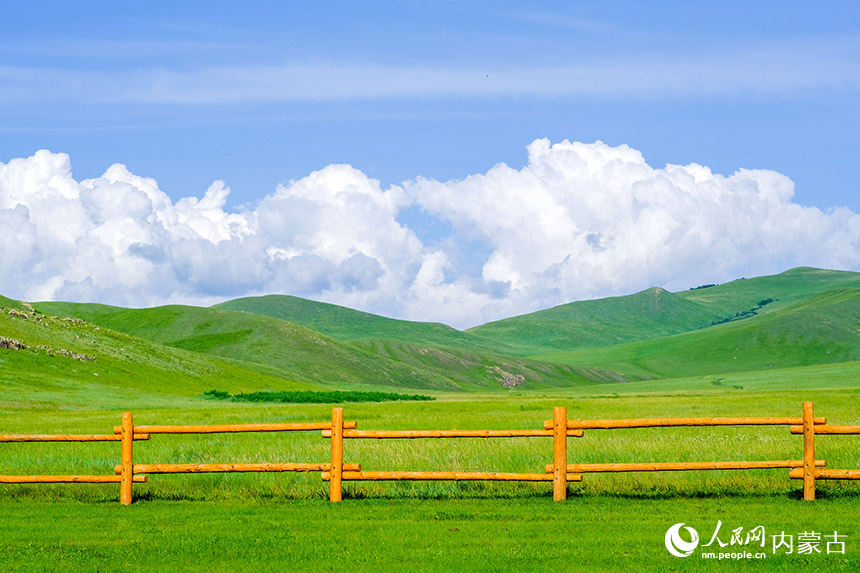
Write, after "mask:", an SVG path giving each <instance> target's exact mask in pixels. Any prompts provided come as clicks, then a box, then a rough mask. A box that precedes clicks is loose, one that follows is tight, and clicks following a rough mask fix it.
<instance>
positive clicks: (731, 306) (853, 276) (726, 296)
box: [677, 267, 860, 319]
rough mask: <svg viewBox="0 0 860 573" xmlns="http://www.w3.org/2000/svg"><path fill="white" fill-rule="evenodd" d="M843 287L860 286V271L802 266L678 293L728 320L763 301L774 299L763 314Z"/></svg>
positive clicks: (764, 308) (762, 311)
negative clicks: (764, 275) (774, 273)
mask: <svg viewBox="0 0 860 573" xmlns="http://www.w3.org/2000/svg"><path fill="white" fill-rule="evenodd" d="M840 288H860V273H852V272H848V271H830V270H825V269H813V268H810V267H798V268H796V269H791V270H788V271H785V272H784V273H780V274H778V275H771V276H766V277H756V278H751V279H738V280H735V281H732V282H729V283H725V284H721V285H717V286H712V287H708V288H699V289H694V290H688V291H684V292H680V293H677V294H678V296H679V297H681V298H684V299H686V300H689V301H691V302H695V303H697V304H699V305H701V306H702V307H704V308H706V309H708V310H709V311H710V312H712V313H713V314H715V315H716V316H718V317H721V318H723V319H724V318H729V317H732V316H733V315H734V314H735V313H738V312H744V311H747V310H749V309H751V308H754V307H756V306H758V303H759V302H760V301H762V300H767V299H771V300H772V301H773V302H772V303H770V304H768V305H766V306H765V307H763V308H762V309H761V310H760V311H757V312H758V313H759V314H762V313H767V312H771V311H774V310H778V309H780V308H783V307H785V306H788V305H791V304H794V303H796V302H798V301H801V300H804V299H807V298H809V297H811V296H814V295H817V294H821V293H824V292H827V291H831V290H835V289H840Z"/></svg>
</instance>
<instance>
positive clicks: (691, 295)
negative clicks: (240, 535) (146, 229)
mask: <svg viewBox="0 0 860 573" xmlns="http://www.w3.org/2000/svg"><path fill="white" fill-rule="evenodd" d="M0 306H2V307H4V309H5V310H4V311H3V314H2V316H0V337H4V336H6V337H9V338H15V339H16V340H18V338H16V337H15V336H13V335H15V334H17V335H19V336H23V338H22V339H21V342H23V343H25V345H29V347H30V348H33V345H34V344H35V345H36V346H38V345H39V344H42V345H45V346H51V344H54V345H55V346H57V347H60V346H62V348H67V349H68V351H69V352H80V353H84V354H85V353H86V350H87V349H89V350H90V351H93V347H92V345H91V344H90V345H88V344H82V343H81V342H80V341H78V340H77V339H74V340H70V339H69V338H68V333H64V331H63V330H62V326H63V324H64V323H63V322H62V321H58V320H53V319H52V320H45V321H41V322H39V321H37V320H28V318H21V316H23V315H27V317H32V316H36V315H38V316H36V318H37V319H38V318H39V316H42V314H40V313H43V314H44V315H45V316H47V315H58V316H61V317H70V318H75V319H78V320H83V321H86V324H87V325H90V326H88V327H87V328H90V327H92V328H95V330H90V332H98V328H97V327H101V328H102V329H105V330H102V332H101V333H99V334H98V336H99V337H102V338H104V341H103V342H98V339H96V340H97V342H96V344H95V348H96V349H99V348H101V349H102V350H101V353H102V354H103V355H104V356H111V357H112V358H111V359H110V360H117V361H118V362H113V363H111V364H113V365H114V366H113V367H112V368H111V369H109V371H110V372H112V373H113V374H110V372H103V373H96V374H100V376H99V379H98V382H99V383H100V384H101V383H103V382H106V381H107V380H108V379H109V380H111V383H112V384H121V381H119V380H115V379H114V378H115V377H116V376H119V373H120V372H126V373H127V374H128V376H127V377H128V379H129V380H130V381H131V382H132V383H133V384H138V385H139V384H141V383H142V382H140V381H142V380H145V379H146V378H147V375H146V373H145V372H144V370H146V369H148V368H155V369H158V368H162V370H163V368H164V367H163V366H162V365H160V364H162V362H159V361H158V360H155V361H153V360H151V359H150V358H149V355H150V354H151V356H167V355H170V356H173V358H171V361H172V362H171V364H173V366H170V368H178V369H179V370H177V371H175V372H180V371H181V372H182V373H181V374H178V373H175V374H171V375H167V374H159V375H158V376H155V379H156V380H167V379H170V378H171V376H173V377H174V378H175V380H176V383H177V384H180V385H181V384H186V385H187V388H186V390H184V392H185V393H186V394H187V392H188V391H189V390H190V388H192V387H194V388H197V387H199V384H198V383H197V382H195V377H196V378H197V379H198V381H199V380H200V379H210V378H211V377H212V375H211V373H214V372H224V373H226V372H228V371H229V372H231V374H230V375H229V376H228V377H227V379H228V380H229V382H228V383H227V386H226V387H223V388H218V389H219V390H224V391H231V392H235V391H248V390H255V389H258V388H260V384H261V383H262V382H261V381H262V380H264V379H265V380H268V381H269V382H267V383H266V384H267V387H269V388H272V389H275V390H283V389H291V388H296V387H301V388H321V389H334V388H337V389H356V388H359V387H361V388H362V389H377V388H378V389H392V388H415V389H421V390H435V391H443V392H446V391H458V392H459V391H509V390H515V391H523V390H530V389H531V390H534V389H540V388H551V387H567V386H580V385H587V384H592V383H601V384H614V383H618V382H625V381H631V380H638V379H646V378H648V379H652V378H661V377H683V376H692V375H700V374H711V373H720V372H730V371H731V372H738V371H745V370H762V369H771V368H776V367H794V366H803V365H814V364H830V363H836V362H841V361H851V360H860V337H858V336H857V333H858V332H860V318H858V317H860V274H858V273H853V272H846V271H828V270H822V269H813V268H808V267H804V268H797V269H792V270H789V271H786V272H784V273H781V274H778V275H773V276H766V277H758V278H750V279H738V280H735V281H732V282H729V283H725V284H721V285H713V286H708V287H707V288H696V289H692V290H688V291H682V292H676V293H672V292H669V291H667V290H665V289H662V288H659V287H655V288H650V289H647V290H644V291H642V292H639V293H635V294H631V295H627V296H618V297H610V298H603V299H597V300H588V301H579V302H572V303H568V304H563V305H559V306H556V307H553V308H550V309H547V310H543V311H538V312H534V313H529V314H526V315H522V316H517V317H512V318H508V319H504V320H499V321H494V322H491V323H488V324H484V325H481V326H478V327H475V328H472V329H468V330H467V331H458V330H456V329H453V328H451V327H449V326H446V325H444V324H438V323H422V322H410V321H403V320H396V319H391V318H385V317H381V316H377V315H373V314H370V313H366V312H361V311H357V310H353V309H349V308H345V307H341V306H337V305H333V304H327V303H320V302H314V301H309V300H304V299H301V298H297V297H292V296H286V295H269V296H263V297H247V298H241V299H236V300H232V301H228V302H225V303H222V304H219V305H215V306H214V307H211V308H200V307H192V306H176V305H173V306H165V307H156V308H150V309H125V308H119V307H111V306H105V305H99V304H84V303H66V302H43V303H33V305H32V307H31V306H29V305H28V304H27V303H22V302H18V301H13V300H11V299H7V298H2V297H0ZM34 310H35V314H34ZM16 313H18V314H16ZM30 323H32V324H37V323H38V324H41V328H42V330H39V329H38V328H36V329H34V328H32V327H28V328H29V329H24V330H23V331H22V330H21V327H22V326H24V325H26V324H30ZM106 329H110V330H106ZM39 333H41V334H39ZM112 333H124V334H123V335H119V334H112ZM126 335H130V337H129V338H128V339H126V338H122V337H123V336H126ZM51 340H53V342H51ZM123 340H132V341H136V342H134V344H135V345H136V346H137V347H138V348H140V349H149V350H148V351H144V350H141V352H143V354H140V353H138V354H135V356H137V357H138V358H136V359H135V361H133V362H129V355H128V354H127V353H124V351H121V349H120V348H113V347H112V345H113V344H120V342H118V341H123ZM39 341H41V342H39ZM60 343H62V344H60ZM124 344H126V345H130V344H131V342H126V343H124ZM79 349H80V350H79ZM0 352H4V353H6V354H4V355H0V361H2V360H6V363H5V364H11V363H12V362H10V361H9V359H8V357H9V356H11V355H9V354H8V352H12V351H11V350H8V349H3V348H0ZM16 352H18V354H15V355H14V357H15V361H13V362H14V363H16V364H18V366H19V367H22V368H25V369H26V368H29V369H30V370H29V371H30V372H31V373H38V372H42V374H43V375H44V376H49V375H50V372H51V371H52V370H51V369H54V368H56V367H57V365H58V364H60V363H59V362H57V361H53V362H50V363H49V362H46V361H45V360H44V358H39V356H41V355H39V354H38V353H37V352H35V351H33V352H31V351H30V350H28V351H27V352H20V351H16ZM28 352H29V354H28ZM177 352H178V353H179V354H175V353H177ZM147 353H149V354H147ZM4 356H6V358H4ZM182 357H185V358H182ZM192 358H193V360H192ZM185 359H187V360H188V366H182V365H181V363H182V361H183V360H185ZM28 360H29V362H28ZM159 360H160V359H159ZM212 360H215V362H211V361H212ZM177 361H178V362H177ZM27 364H30V366H29V367H28V366H27ZM103 364H108V362H103ZM204 365H205V366H204ZM3 366H4V363H3V362H0V379H2V375H3V372H4V371H3V370H2V367H3ZM201 368H202V369H203V370H202V371H200V372H198V370H199V369H201ZM40 369H41V370H40ZM46 369H48V370H46ZM168 370H169V369H168ZM171 371H172V372H174V371H173V370H171ZM164 372H167V371H164ZM201 372H202V373H201ZM206 372H208V373H209V374H205V373H206ZM33 375H34V376H36V374H33ZM9 376H11V374H10V375H9ZM40 376H41V374H40ZM102 376H107V378H104V377H102ZM37 377H38V376H37ZM79 377H80V376H79V373H77V374H75V375H74V376H72V378H73V379H78V378H79ZM243 378H246V379H247V381H248V383H243V382H242V379H243ZM9 379H11V378H9ZM219 379H220V378H219ZM87 380H88V383H91V382H92V380H89V379H87ZM253 380H258V381H257V382H252V381H253ZM159 384H161V382H159ZM207 389H209V388H207ZM170 391H173V390H169V392H170Z"/></svg>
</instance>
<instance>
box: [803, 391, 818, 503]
mask: <svg viewBox="0 0 860 573" xmlns="http://www.w3.org/2000/svg"><path fill="white" fill-rule="evenodd" d="M803 499H805V500H806V501H812V500H814V499H815V418H814V417H813V415H812V402H804V403H803Z"/></svg>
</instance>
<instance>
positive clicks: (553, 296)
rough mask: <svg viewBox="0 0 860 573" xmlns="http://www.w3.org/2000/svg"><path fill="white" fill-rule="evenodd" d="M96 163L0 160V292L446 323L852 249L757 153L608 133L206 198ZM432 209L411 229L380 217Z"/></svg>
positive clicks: (836, 223) (856, 259)
mask: <svg viewBox="0 0 860 573" xmlns="http://www.w3.org/2000/svg"><path fill="white" fill-rule="evenodd" d="M229 193H230V190H229V188H228V187H227V186H226V184H225V183H224V182H221V181H216V182H214V183H213V184H212V185H211V186H210V187H209V189H208V190H206V191H205V193H204V194H203V196H202V197H185V198H181V199H179V200H177V201H175V202H174V201H173V200H172V199H171V198H170V197H169V196H168V195H167V194H165V193H164V192H163V191H161V190H160V189H159V188H158V184H157V182H156V181H155V180H153V179H150V178H146V177H141V176H138V175H135V174H132V173H130V172H129V171H128V169H126V168H125V166H123V165H119V164H117V165H113V166H111V167H110V168H108V169H107V171H106V172H105V173H104V175H102V176H101V177H99V178H96V179H88V180H83V181H76V180H75V179H74V178H73V177H72V174H71V165H70V159H69V157H68V156H67V155H65V154H62V153H51V152H48V151H39V152H37V153H36V154H34V155H33V156H31V157H28V158H19V159H12V160H11V161H9V162H8V163H6V164H3V163H0V232H2V234H3V240H2V241H0V293H2V294H4V295H6V296H11V297H15V298H24V299H29V300H46V299H59V300H77V301H96V302H104V303H108V304H120V305H127V306H148V305H154V304H162V303H169V302H185V303H196V304H209V303H214V302H218V301H221V300H225V299H228V298H234V297H239V296H246V295H255V294H265V293H288V294H295V295H298V296H305V297H309V298H314V299H317V300H325V301H329V302H334V303H338V304H344V305H347V306H351V307H353V308H360V309H363V310H368V311H371V312H377V313H381V314H385V315H387V316H395V317H400V318H408V319H414V320H426V321H441V322H446V323H448V324H452V325H454V326H458V327H465V326H470V325H474V324H478V323H481V322H484V321H487V320H493V319H498V318H501V317H504V316H510V315H514V314H518V313H523V312H528V311H532V310H536V309H539V308H545V307H547V306H551V305H554V304H560V303H564V302H568V301H571V300H577V299H582V298H591V297H597V296H609V295H617V294H626V293H630V292H634V291H637V290H641V289H644V288H647V287H649V286H654V285H659V286H663V287H666V288H669V289H684V288H687V287H689V286H695V285H696V284H701V283H707V282H722V281H726V280H730V279H733V278H737V277H739V276H754V275H760V274H768V273H772V272H779V271H781V270H784V269H786V268H789V267H792V266H798V265H811V266H820V267H827V268H841V269H852V270H856V269H858V268H860V215H857V214H855V213H853V212H851V211H849V210H847V209H832V210H827V211H822V210H820V209H818V208H815V207H806V206H802V205H799V204H797V203H794V201H793V193H794V186H793V183H792V182H791V181H790V180H789V179H788V178H787V177H785V176H784V175H781V174H779V173H776V172H773V171H766V170H739V171H738V172H736V173H734V174H732V175H730V176H724V175H720V174H715V173H712V172H711V171H710V170H709V169H708V168H707V167H704V166H701V165H696V164H690V165H685V166H678V165H667V166H665V167H664V168H655V167H652V166H650V165H648V164H647V163H646V162H645V160H644V158H643V157H642V155H641V154H640V153H639V152H638V151H636V150H635V149H632V148H630V147H627V146H624V145H622V146H618V147H611V146H608V145H605V144H603V143H601V142H596V143H592V144H586V143H578V142H574V143H571V142H568V141H563V142H560V143H556V144H554V145H553V144H551V143H550V142H549V141H547V140H543V139H539V140H536V141H534V142H532V143H531V144H530V145H529V146H528V163H527V164H526V166H525V167H523V168H522V169H513V168H511V167H509V166H507V165H504V164H499V165H497V166H495V167H493V168H492V169H490V170H489V171H488V172H487V173H484V174H476V175H471V176H468V177H466V178H464V179H461V180H457V181H448V182H439V181H433V180H428V179H421V178H419V179H416V180H414V181H408V182H405V183H403V184H402V185H400V186H396V185H395V186H390V187H388V188H387V189H383V188H382V187H381V186H380V184H379V182H378V181H376V180H373V179H371V178H369V177H367V176H366V175H365V174H364V173H362V172H361V171H358V170H356V169H354V168H352V167H350V166H348V165H330V166H328V167H326V168H324V169H321V170H319V171H315V172H313V173H311V174H309V175H308V176H306V177H304V178H302V179H300V180H297V181H291V182H289V183H285V184H282V185H280V186H279V187H278V188H277V189H276V190H274V191H273V193H271V194H270V195H268V196H266V197H264V198H262V199H261V200H260V201H259V203H257V205H256V206H255V207H253V208H252V209H246V210H242V211H240V212H231V211H229V210H228V209H227V208H226V205H227V199H228V196H229ZM407 209H412V210H418V211H421V212H423V213H424V215H426V216H429V217H435V218H437V219H439V220H441V221H445V222H447V223H448V224H447V225H435V226H433V227H434V228H444V229H449V230H448V231H446V232H447V233H448V234H447V235H444V236H423V237H420V238H419V236H418V235H417V234H416V232H414V231H413V230H412V229H410V228H409V227H408V226H407V225H405V224H403V223H401V222H399V217H400V216H401V215H402V214H403V212H404V211H405V210H407Z"/></svg>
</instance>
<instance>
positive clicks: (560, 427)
mask: <svg viewBox="0 0 860 573" xmlns="http://www.w3.org/2000/svg"><path fill="white" fill-rule="evenodd" d="M552 419H553V434H552V451H553V455H552V465H553V468H552V470H553V471H552V474H553V478H552V499H553V501H564V500H565V499H567V408H564V407H556V409H555V411H554V412H553V417H552Z"/></svg>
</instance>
